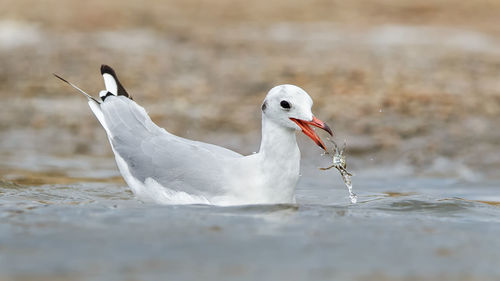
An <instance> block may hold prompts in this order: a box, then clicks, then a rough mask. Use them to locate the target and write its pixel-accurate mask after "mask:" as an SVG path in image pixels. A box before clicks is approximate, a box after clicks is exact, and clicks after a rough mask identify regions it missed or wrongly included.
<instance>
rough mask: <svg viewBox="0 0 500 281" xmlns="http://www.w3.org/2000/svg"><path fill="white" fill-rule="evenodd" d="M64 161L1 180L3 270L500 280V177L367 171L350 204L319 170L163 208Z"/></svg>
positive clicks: (62, 276) (104, 173)
mask: <svg viewBox="0 0 500 281" xmlns="http://www.w3.org/2000/svg"><path fill="white" fill-rule="evenodd" d="M46 160H47V161H46V163H51V162H50V161H51V160H50V159H46ZM66 161H70V162H71V161H75V163H76V162H78V163H80V165H83V166H77V167H76V168H73V169H72V170H71V169H66V170H65V171H66V172H65V173H62V174H59V173H57V172H50V173H49V172H47V171H35V172H33V171H31V172H26V171H24V172H23V170H22V169H21V168H22V167H18V170H15V171H14V170H13V171H11V174H12V175H17V176H11V177H6V176H4V177H5V178H7V179H8V180H5V181H2V182H0V221H1V227H0V280H4V279H5V280H9V279H15V280H139V279H140V280H172V279H175V280H221V278H225V279H238V280H258V279H262V278H266V279H269V280H341V279H342V280H345V279H350V280H401V279H403V280H498V278H500V251H499V249H500V238H499V233H500V224H499V222H500V203H499V202H500V195H499V193H498V188H499V183H498V182H487V181H483V182H476V183H467V182H460V181H457V180H453V179H422V178H396V179H387V178H373V177H367V176H363V175H358V176H356V177H354V178H353V184H354V189H355V191H356V193H357V194H358V203H357V204H354V205H353V204H350V203H349V198H348V193H347V190H346V188H345V186H343V183H342V181H341V180H340V178H339V177H338V175H337V174H334V173H331V174H325V173H320V172H314V171H313V172H310V173H307V176H306V175H304V176H303V178H302V179H301V182H300V184H299V187H298V191H297V199H298V204H297V205H269V206H240V207H213V206H204V205H191V206H164V205H155V204H149V203H142V202H140V201H138V200H136V199H135V198H134V197H133V195H132V194H131V192H130V191H129V189H128V188H127V187H126V186H125V185H124V184H123V183H122V182H121V180H119V178H116V176H117V172H116V170H115V169H114V168H113V167H112V166H106V165H107V164H106V165H104V164H102V163H101V160H95V159H94V160H89V161H88V162H87V163H89V164H88V167H86V166H85V164H82V163H85V161H82V159H79V160H78V161H77V160H71V159H70V160H66ZM92 161H97V162H99V163H101V164H100V165H101V166H103V165H104V166H106V167H109V169H108V170H106V169H100V174H99V173H97V171H94V172H92V173H91V174H92V175H93V176H94V177H93V178H89V177H86V176H85V171H87V172H88V169H90V168H89V167H96V166H97V167H99V164H96V163H94V162H92ZM106 161H109V160H106ZM56 162H57V161H56ZM57 163H59V162H57ZM71 163H73V162H71ZM75 163H73V164H75ZM106 163H109V162H106ZM61 165H63V164H61ZM64 165H68V163H65V164H64ZM64 165H63V166H64ZM11 166H12V165H11ZM56 166H57V165H56ZM73 167H74V166H73ZM53 168H54V167H53ZM56 168H57V167H56ZM56 170H57V169H56ZM82 171H83V172H82ZM23 173H24V174H23ZM304 174H306V173H304ZM96 175H97V178H96ZM99 175H100V177H99ZM9 179H10V180H9ZM110 179H111V180H110ZM11 181H16V182H20V183H21V184H13V183H12V182H11ZM44 182H45V183H44ZM46 182H60V183H62V184H46Z"/></svg>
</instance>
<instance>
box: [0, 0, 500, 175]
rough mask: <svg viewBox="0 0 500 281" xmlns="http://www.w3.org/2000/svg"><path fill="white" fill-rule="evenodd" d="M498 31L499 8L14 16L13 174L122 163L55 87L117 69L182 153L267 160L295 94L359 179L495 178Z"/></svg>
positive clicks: (10, 74) (2, 132)
mask: <svg viewBox="0 0 500 281" xmlns="http://www.w3.org/2000/svg"><path fill="white" fill-rule="evenodd" d="M499 15H500V1H487V0H481V1H455V0H445V1H427V0H424V1H406V0H403V1H396V0H377V1H324V0H315V1H281V0H279V1H240V0H237V1H232V0H231V1H229V0H212V1H131V0H125V1H116V0H112V1H96V0H91V1H24V0H16V1H10V0H1V1H0V62H1V63H0V97H1V105H2V110H1V111H0V157H2V158H3V159H4V160H3V161H2V163H3V164H2V165H3V166H2V167H4V168H5V167H6V165H7V166H8V164H6V162H7V161H16V160H10V159H16V158H15V157H14V156H15V155H17V154H20V153H23V154H26V153H34V154H37V155H57V156H61V157H72V156H73V155H91V156H92V157H94V156H95V157H103V158H111V150H110V149H109V145H108V144H107V143H106V142H107V141H106V137H105V134H104V131H103V129H102V128H101V127H100V126H99V125H98V123H97V121H96V120H95V118H94V117H93V116H92V114H91V112H90V109H89V108H88V107H87V105H86V103H85V99H84V98H82V97H81V96H79V95H78V94H76V93H75V92H74V91H73V90H72V89H71V88H69V87H68V86H67V85H65V84H63V83H61V82H60V81H58V80H57V79H55V78H54V77H53V76H52V74H51V73H52V72H57V73H59V74H61V75H62V76H63V77H65V78H67V79H68V80H70V81H72V82H74V83H76V84H77V85H79V86H80V87H81V88H82V89H85V90H87V91H88V92H89V93H94V94H95V95H97V93H98V91H99V90H101V89H102V88H103V82H102V78H101V76H100V73H99V67H100V65H101V64H102V63H106V64H109V65H111V66H113V67H114V68H115V70H116V71H117V73H118V75H119V77H120V79H121V81H122V83H123V84H124V86H125V87H126V88H127V90H128V91H129V93H131V94H132V96H133V97H134V99H135V100H136V101H137V102H138V103H139V104H141V105H143V106H144V107H145V108H146V109H147V110H148V112H149V113H150V115H151V116H152V118H153V119H154V121H156V122H157V123H158V124H159V125H160V126H162V127H165V128H167V129H168V130H169V131H171V132H173V133H175V134H179V135H181V136H184V137H188V138H194V139H198V140H204V141H209V142H213V143H216V144H220V145H225V146H228V147H230V148H232V149H236V150H238V151H240V152H242V153H247V154H248V153H251V152H252V151H256V150H257V149H258V145H259V140H260V103H261V101H262V100H263V98H264V96H265V94H266V93H267V91H268V90H269V89H270V88H271V87H273V86H275V85H278V84H283V83H290V84H296V85H298V86H300V87H302V88H304V89H305V90H306V91H307V92H308V93H309V94H310V95H311V96H312V97H313V99H314V100H315V105H314V107H313V111H314V112H315V114H316V116H318V117H319V118H321V119H322V120H324V121H326V122H327V123H328V124H330V126H331V127H332V128H333V129H334V131H335V132H336V134H337V136H338V140H340V141H341V140H342V139H343V138H345V137H347V138H348V146H349V154H350V157H351V159H352V160H350V161H352V163H353V164H354V166H355V167H356V169H358V170H363V169H367V170H369V169H371V168H376V167H389V168H391V169H393V170H394V171H395V170H398V169H400V170H404V171H405V172H406V173H410V174H416V175H422V176H447V177H449V176H451V177H459V178H463V179H466V180H474V179H477V178H479V177H498V173H496V171H497V169H498V168H499V167H500V157H499V154H498V148H499V146H500V130H498V129H497V127H498V123H499V121H500V118H499V117H500V79H499V78H500V17H499ZM323 136H324V135H323ZM300 139H301V142H302V144H301V147H302V149H303V151H304V155H305V158H306V159H308V158H314V157H319V156H318V155H319V151H318V150H317V149H316V147H314V145H313V144H312V143H310V142H308V141H307V140H306V139H305V138H303V137H302V136H301V137H300ZM5 159H9V160H5ZM40 159H42V158H40ZM39 161H43V160H39ZM396 168H398V169H396ZM3 173H6V172H5V170H4V172H3Z"/></svg>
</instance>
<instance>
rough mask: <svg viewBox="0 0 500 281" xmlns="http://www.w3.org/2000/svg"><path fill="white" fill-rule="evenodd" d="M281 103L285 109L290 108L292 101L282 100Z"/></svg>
mask: <svg viewBox="0 0 500 281" xmlns="http://www.w3.org/2000/svg"><path fill="white" fill-rule="evenodd" d="M280 105H281V107H282V108H284V109H290V103H289V102H287V101H286V100H282V101H281V102H280Z"/></svg>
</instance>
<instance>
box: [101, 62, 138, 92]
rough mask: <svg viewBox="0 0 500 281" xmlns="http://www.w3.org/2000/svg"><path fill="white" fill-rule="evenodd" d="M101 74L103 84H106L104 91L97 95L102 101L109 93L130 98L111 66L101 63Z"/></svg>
mask: <svg viewBox="0 0 500 281" xmlns="http://www.w3.org/2000/svg"><path fill="white" fill-rule="evenodd" d="M101 74H102V77H103V79H104V85H105V86H106V91H102V92H101V94H100V95H99V96H100V97H101V99H102V100H103V101H104V99H106V98H107V97H108V96H110V95H115V96H125V97H128V98H130V99H132V98H131V97H130V95H129V94H128V93H127V91H126V90H125V88H124V87H123V86H122V84H121V83H120V80H118V76H117V75H116V73H115V71H114V70H113V68H111V67H110V66H109V65H106V64H103V65H101Z"/></svg>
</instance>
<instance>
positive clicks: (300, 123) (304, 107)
mask: <svg viewBox="0 0 500 281" xmlns="http://www.w3.org/2000/svg"><path fill="white" fill-rule="evenodd" d="M312 105H313V101H312V99H311V97H310V96H309V95H308V94H307V93H306V91H304V90H302V89H301V88H299V87H297V86H294V85H280V86H276V87H274V88H272V89H271V90H270V91H269V93H268V94H267V96H266V98H265V99H264V102H263V103H262V114H264V115H265V116H266V118H268V119H270V120H272V121H273V122H275V123H277V124H279V125H281V126H283V127H287V128H291V129H295V130H301V131H302V132H303V133H304V134H305V135H307V136H308V137H310V138H311V139H312V140H313V141H314V142H315V143H316V144H317V145H319V146H320V147H321V148H323V149H324V150H325V151H326V146H325V144H324V143H323V141H322V140H321V139H320V138H319V136H318V135H317V134H316V132H315V131H314V130H313V128H311V126H314V127H318V128H321V129H323V130H325V131H327V132H328V133H329V134H330V135H331V136H333V132H332V130H331V129H330V127H328V125H326V124H325V123H324V122H323V121H321V120H319V119H318V118H316V117H315V116H314V115H313V114H312V111H311V107H312Z"/></svg>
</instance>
